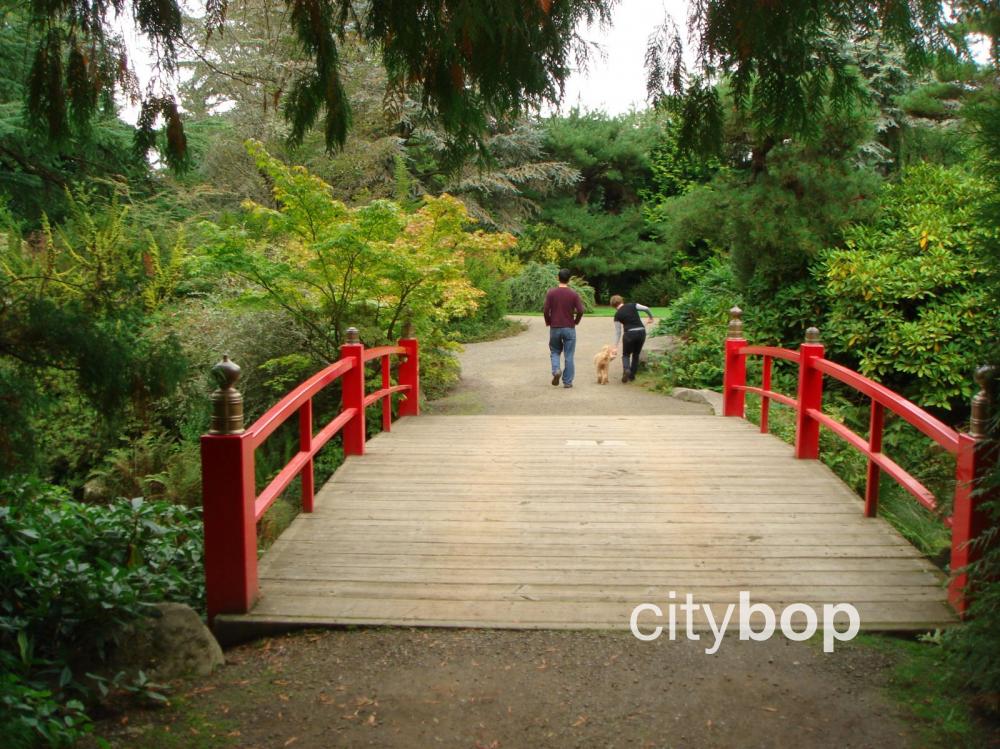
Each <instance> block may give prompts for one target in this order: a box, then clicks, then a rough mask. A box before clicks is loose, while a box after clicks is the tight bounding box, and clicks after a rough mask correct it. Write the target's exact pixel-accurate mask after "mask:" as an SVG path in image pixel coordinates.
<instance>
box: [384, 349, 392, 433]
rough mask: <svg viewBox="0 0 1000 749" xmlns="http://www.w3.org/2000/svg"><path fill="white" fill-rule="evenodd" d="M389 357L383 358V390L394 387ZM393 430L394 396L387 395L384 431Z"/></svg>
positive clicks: (385, 399) (385, 398)
mask: <svg viewBox="0 0 1000 749" xmlns="http://www.w3.org/2000/svg"><path fill="white" fill-rule="evenodd" d="M390 364H391V363H390V361H389V356H388V355H386V356H383V357H382V389H383V390H387V389H389V388H390V387H391V386H392V372H391V371H390ZM391 429H392V395H391V394H389V395H386V396H385V397H384V398H383V399H382V431H383V432H388V431H389V430H391Z"/></svg>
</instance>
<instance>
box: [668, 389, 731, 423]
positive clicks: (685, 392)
mask: <svg viewBox="0 0 1000 749" xmlns="http://www.w3.org/2000/svg"><path fill="white" fill-rule="evenodd" d="M671 395H672V396H673V397H674V398H676V399H677V400H681V401H687V402H688V403H707V404H708V405H709V406H711V407H712V410H713V411H714V412H715V415H716V416H721V415H722V393H717V392H715V391H714V390H695V389H693V388H674V390H673V392H672V393H671Z"/></svg>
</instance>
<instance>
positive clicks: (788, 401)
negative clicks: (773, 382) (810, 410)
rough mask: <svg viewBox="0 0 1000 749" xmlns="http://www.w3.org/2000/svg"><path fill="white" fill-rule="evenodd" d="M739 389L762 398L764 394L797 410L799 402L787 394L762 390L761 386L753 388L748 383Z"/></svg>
mask: <svg viewBox="0 0 1000 749" xmlns="http://www.w3.org/2000/svg"><path fill="white" fill-rule="evenodd" d="M740 390H743V391H744V392H747V393H753V394H754V395H759V396H761V397H762V398H763V397H765V396H766V397H767V398H769V399H770V400H773V401H777V402H778V403H780V404H782V405H783V406H788V407H789V408H794V409H795V410H796V411H798V410H799V402H798V401H797V400H795V399H794V398H789V397H788V396H787V395H784V394H783V393H776V392H774V391H773V390H763V389H761V388H755V387H752V386H750V385H747V386H746V387H743V388H740Z"/></svg>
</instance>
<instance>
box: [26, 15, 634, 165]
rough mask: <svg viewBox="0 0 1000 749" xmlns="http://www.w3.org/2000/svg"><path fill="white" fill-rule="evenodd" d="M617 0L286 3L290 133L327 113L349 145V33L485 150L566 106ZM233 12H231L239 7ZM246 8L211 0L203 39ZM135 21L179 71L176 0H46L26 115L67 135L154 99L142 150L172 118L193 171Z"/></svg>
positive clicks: (159, 58) (172, 133) (143, 119)
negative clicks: (546, 110)
mask: <svg viewBox="0 0 1000 749" xmlns="http://www.w3.org/2000/svg"><path fill="white" fill-rule="evenodd" d="M617 2H618V0H561V1H560V2H555V1H554V0H494V1H493V2H490V3H483V2H478V1H477V0H370V1H368V2H363V1H361V0H358V1H355V0H285V1H284V5H285V6H286V7H287V9H288V11H289V12H288V15H287V17H288V18H289V21H290V24H291V28H290V33H293V34H294V36H295V39H296V40H297V43H298V44H299V45H300V46H301V48H302V50H303V52H305V53H306V54H307V55H308V57H309V58H310V60H311V62H312V64H311V65H310V66H308V69H306V70H304V71H302V72H301V73H300V74H299V75H298V77H297V78H296V79H295V80H294V82H293V84H292V86H291V88H290V90H289V92H288V94H287V96H286V98H285V100H284V101H283V102H282V106H283V108H284V112H285V116H286V118H287V120H288V121H289V123H290V125H291V133H290V139H291V141H292V142H293V143H298V142H301V140H302V138H303V137H304V136H305V134H306V132H307V131H308V130H309V129H310V128H312V127H313V126H314V125H316V124H317V122H318V121H319V119H320V117H321V116H322V118H323V130H324V135H325V140H326V145H327V148H330V149H333V148H337V147H340V146H342V145H343V144H344V141H345V140H346V138H347V132H348V129H349V127H350V122H351V111H350V105H349V102H348V100H347V96H346V93H345V90H344V86H343V83H342V81H341V76H340V56H339V50H338V44H339V43H342V42H343V41H344V39H345V38H346V37H347V35H348V34H352V35H356V36H358V37H360V38H361V39H362V40H363V41H364V42H365V43H366V44H368V45H370V46H372V47H373V48H375V49H377V50H378V51H379V52H380V53H381V56H382V61H383V63H384V65H385V67H386V69H387V71H388V74H389V80H390V84H391V86H392V87H393V88H395V89H397V90H407V91H413V90H416V91H418V92H419V97H420V100H421V103H422V105H423V106H424V108H425V109H426V110H427V111H428V112H429V113H431V114H432V115H434V116H436V117H437V118H438V119H439V120H440V121H441V123H442V125H443V127H444V129H445V130H446V132H447V133H448V134H449V135H451V136H452V137H453V138H454V139H455V142H456V144H458V145H460V146H469V145H476V144H478V143H479V138H480V134H481V133H482V132H483V131H484V129H485V128H486V126H487V125H488V124H489V123H490V122H491V121H495V120H497V119H506V118H509V117H511V116H516V115H518V114H521V113H523V112H525V111H526V110H527V109H528V108H530V107H533V106H537V105H540V104H541V103H543V102H545V101H550V102H551V101H557V100H558V99H559V98H560V96H561V95H562V85H563V82H564V81H565V79H566V77H567V76H568V75H569V73H570V70H571V65H579V64H582V63H583V62H584V61H585V60H586V57H587V46H586V44H585V43H584V42H583V41H582V40H581V38H580V37H579V35H578V34H577V31H576V29H577V26H578V25H580V24H581V23H582V22H584V21H585V22H587V23H594V22H600V23H607V22H609V20H610V13H611V8H612V7H613V6H614V5H615V4H616V3H617ZM230 5H231V6H232V7H229V6H230ZM236 6H237V3H235V2H234V3H228V2H227V1H226V0H209V1H208V2H207V3H206V5H205V19H204V21H205V31H206V34H207V35H208V36H209V37H210V36H211V35H212V34H213V33H225V27H226V13H227V11H229V10H233V9H235V8H236ZM122 14H126V15H127V14H131V16H132V18H134V21H135V25H136V27H137V29H138V30H139V32H140V33H141V34H142V35H143V36H145V37H146V41H147V42H148V43H149V44H150V46H151V48H152V50H153V55H154V58H155V59H154V67H155V69H156V70H157V71H158V72H159V73H160V74H163V75H166V76H172V75H173V74H174V72H175V71H176V69H177V61H178V55H177V46H178V45H179V44H181V43H184V44H185V45H186V44H187V42H186V41H185V40H184V39H183V24H182V12H181V7H180V3H179V2H178V0H157V1H156V2H149V1H148V0H61V1H56V0H34V1H33V2H32V4H31V27H32V29H33V30H34V33H35V35H36V41H35V52H34V61H33V64H32V66H31V72H30V78H29V93H28V97H27V109H28V112H29V115H30V116H31V117H32V119H33V120H34V121H35V122H36V123H38V124H39V125H43V126H44V127H43V128H41V129H44V131H45V132H46V133H48V137H49V138H50V139H51V140H53V141H58V140H60V139H63V138H65V137H67V136H68V135H70V134H71V133H72V132H73V131H74V128H84V127H86V124H87V122H88V121H89V120H90V118H91V117H92V116H93V115H95V114H96V113H97V112H98V111H99V109H100V108H101V107H106V108H107V109H109V110H113V107H114V96H115V94H120V93H124V94H125V95H127V96H129V97H130V98H132V99H133V100H140V99H141V101H142V107H141V114H140V118H139V127H138V133H137V136H136V147H137V148H138V149H142V150H143V151H144V152H145V151H146V150H148V149H149V148H152V147H153V146H154V145H156V144H157V142H158V134H157V132H156V129H155V128H156V127H157V126H158V125H159V123H161V122H162V123H164V127H165V136H166V137H165V146H164V148H163V150H164V156H165V158H166V161H167V163H168V164H170V165H171V166H172V167H174V168H181V167H183V165H184V164H185V163H186V139H185V137H184V131H183V125H182V123H181V117H180V114H179V112H178V109H177V105H176V102H175V100H174V97H173V96H170V95H168V94H167V93H166V88H165V87H164V81H160V80H155V81H154V83H153V84H151V86H150V88H149V90H147V92H146V93H145V95H144V96H142V97H140V96H139V94H138V86H137V82H136V78H135V76H134V74H133V73H132V70H131V65H130V62H129V60H128V58H127V56H126V54H125V47H124V43H123V41H122V39H121V37H120V36H119V35H118V34H116V33H115V32H114V30H113V23H114V22H115V19H116V18H117V16H119V15H122Z"/></svg>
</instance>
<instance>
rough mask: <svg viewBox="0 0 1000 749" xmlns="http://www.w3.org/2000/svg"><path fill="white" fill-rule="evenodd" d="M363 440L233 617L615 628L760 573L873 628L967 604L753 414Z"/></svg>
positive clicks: (781, 602) (564, 419)
mask: <svg viewBox="0 0 1000 749" xmlns="http://www.w3.org/2000/svg"><path fill="white" fill-rule="evenodd" d="M367 450H368V454H367V455H366V456H364V457H363V458H350V459H349V460H348V461H347V462H346V463H345V465H344V466H343V467H342V468H341V469H340V470H339V471H338V472H337V474H336V476H335V477H334V478H333V480H331V481H330V482H329V483H328V484H327V485H326V487H325V488H324V489H323V490H322V492H321V493H320V494H319V495H318V497H317V510H316V512H315V513H314V514H312V515H301V516H299V517H298V518H297V519H296V520H295V521H294V523H293V524H292V526H291V527H290V528H289V529H288V530H287V531H286V532H285V533H284V534H283V535H282V536H281V538H280V539H279V540H278V541H277V542H276V543H275V544H274V546H273V547H272V548H271V549H270V550H269V551H268V552H267V553H266V554H265V555H264V557H263V559H262V561H261V567H260V574H261V590H262V595H261V599H260V601H259V603H258V604H257V606H256V607H255V608H254V610H253V611H252V612H251V613H250V614H249V615H247V616H244V617H227V619H230V620H240V621H241V622H242V623H243V624H244V625H250V626H253V624H254V623H257V624H258V625H277V626H281V625H294V624H389V625H417V626H469V627H504V628H572V629H577V628H593V627H598V628H617V629H621V628H627V627H628V621H629V615H630V613H631V611H632V609H633V607H634V606H635V605H637V604H639V603H643V602H647V601H648V602H652V603H656V604H658V605H660V606H661V608H664V609H666V605H667V604H668V603H669V602H672V601H670V600H669V599H668V593H669V592H670V591H675V592H676V594H677V598H678V599H683V597H684V595H685V594H687V593H691V594H692V595H693V596H694V601H695V602H696V603H705V602H708V603H712V604H725V603H730V602H732V603H735V602H736V601H737V596H738V594H739V591H741V590H747V591H749V592H750V595H751V600H752V601H754V602H765V603H769V604H771V605H772V606H773V607H774V608H775V609H776V610H780V609H781V608H783V607H784V606H785V605H786V604H788V603H791V602H803V603H810V604H812V605H814V607H816V608H818V609H821V605H822V604H823V603H840V602H849V603H853V604H854V605H855V606H857V607H858V609H859V611H860V613H861V617H862V626H863V628H865V629H869V630H925V629H929V628H934V627H938V626H943V625H947V624H949V623H952V622H954V621H955V617H954V615H953V613H952V612H951V609H950V608H949V607H948V606H947V604H946V596H945V591H944V588H943V585H942V583H943V576H942V575H941V574H940V572H938V571H937V570H936V569H935V568H934V566H933V565H931V564H930V563H929V562H928V561H927V560H926V559H924V558H923V557H922V556H921V555H920V554H919V552H918V551H917V550H916V549H915V548H914V547H913V546H912V545H910V544H909V543H908V542H907V541H906V540H905V539H903V538H902V537H901V536H900V535H899V534H898V533H897V532H896V531H895V530H893V529H892V528H891V527H890V526H889V524H888V523H887V522H885V521H884V520H882V519H865V518H864V517H863V516H862V514H861V501H860V500H859V499H858V498H857V497H856V496H855V495H854V494H853V493H852V492H851V491H850V490H849V489H848V488H847V487H846V486H845V485H844V484H842V483H841V482H840V481H839V480H838V479H837V478H836V477H835V476H834V475H833V474H832V473H831V472H830V471H829V470H828V469H827V468H826V467H825V466H823V465H822V464H821V463H819V462H817V461H798V460H795V459H794V458H793V456H792V450H791V448H790V447H789V446H787V445H785V444H784V443H782V442H781V441H779V440H778V439H776V438H773V437H770V436H767V435H761V434H759V433H758V432H757V431H756V429H755V428H754V427H753V426H752V425H750V424H748V423H746V422H744V421H743V420H741V419H724V418H716V417H712V416H639V417H637V416H627V417H612V416H592V417H588V416H556V417H551V416H546V417H534V416H496V415H492V416H421V417H419V418H415V419H405V420H403V421H402V422H399V423H398V424H395V425H393V432H392V434H384V435H380V436H379V437H377V438H375V439H374V440H372V441H370V442H369V443H368V447H367ZM713 609H714V610H717V611H718V610H720V609H724V606H719V607H717V606H715V605H713ZM695 619H696V621H699V622H701V621H702V620H701V619H700V618H699V616H697V615H696V617H695ZM735 624H736V621H735V617H734V621H733V622H732V623H731V625H730V626H731V627H732V626H734V625H735Z"/></svg>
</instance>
